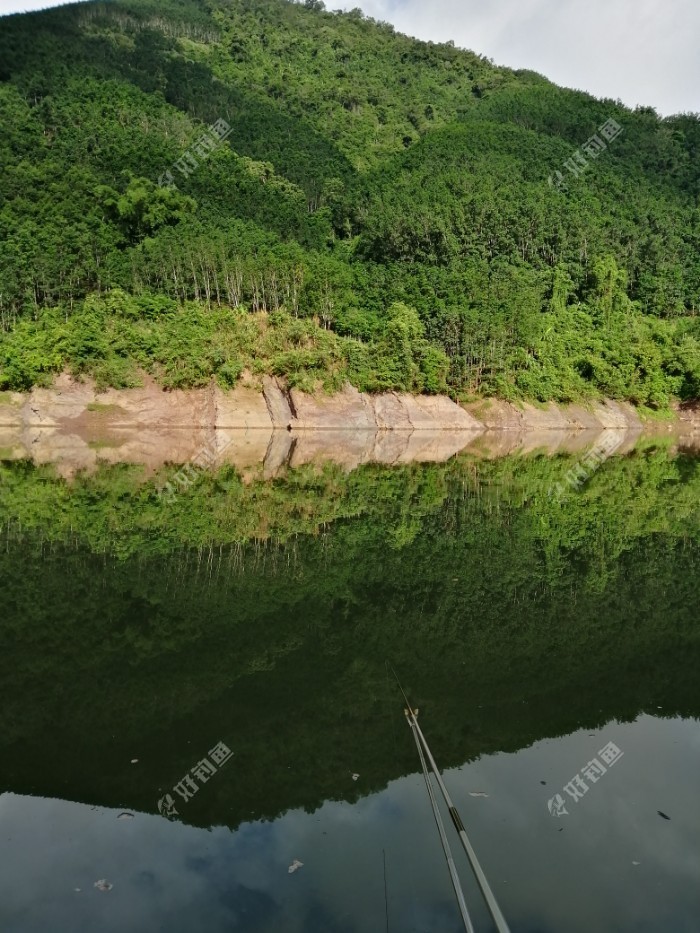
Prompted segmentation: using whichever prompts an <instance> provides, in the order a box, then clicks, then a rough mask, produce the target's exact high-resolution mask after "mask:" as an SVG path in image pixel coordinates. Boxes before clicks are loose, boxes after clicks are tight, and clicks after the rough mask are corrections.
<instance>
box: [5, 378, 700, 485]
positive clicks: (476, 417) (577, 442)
mask: <svg viewBox="0 0 700 933" xmlns="http://www.w3.org/2000/svg"><path fill="white" fill-rule="evenodd" d="M249 382H250V381H249ZM606 431H612V432H620V433H621V437H620V439H619V444H618V445H617V446H616V450H615V453H616V454H620V453H624V452H626V451H627V450H629V449H630V448H631V447H633V446H634V444H635V443H636V441H637V438H638V437H639V435H640V433H641V432H642V431H644V433H645V434H653V435H667V436H671V437H672V438H673V439H674V441H675V442H676V443H677V445H678V448H679V449H683V450H697V449H698V448H700V404H698V403H685V404H683V405H680V406H678V408H677V411H676V418H675V419H674V420H666V421H649V422H647V423H645V424H644V425H642V422H641V420H640V418H639V416H638V414H637V412H636V410H635V409H634V408H633V407H632V406H631V405H628V404H624V403H619V402H602V403H599V404H596V405H594V406H592V407H590V408H588V407H584V406H581V405H569V406H563V407H558V406H555V405H546V406H536V405H528V404H519V405H516V404H511V403H508V402H503V401H500V400H496V399H488V400H484V401H480V402H477V403H473V404H470V405H466V406H459V405H456V404H455V403H454V402H453V401H451V400H450V399H448V398H445V397H440V396H412V395H407V394H405V393H401V394H400V393H395V392H388V393H384V394H382V395H377V396H370V395H363V394H361V393H360V392H358V391H357V389H354V388H352V387H351V386H346V388H345V389H343V391H342V392H339V393H337V394H336V395H332V396H327V395H322V394H316V395H308V394H305V393H303V392H300V391H299V390H297V389H292V390H291V391H289V390H287V389H286V387H285V386H284V384H283V383H281V382H280V381H279V380H278V379H273V378H271V377H267V378H265V379H264V382H263V391H262V392H260V391H259V389H257V388H255V387H254V386H253V385H251V384H241V385H239V386H238V387H237V388H236V389H234V390H232V391H230V392H224V391H222V390H221V389H220V388H219V387H218V386H213V385H212V386H209V387H206V388H202V389H191V390H187V391H185V390H178V391H171V392H166V391H164V390H163V389H162V388H161V387H160V386H158V385H157V384H156V383H155V382H154V381H153V380H152V379H149V378H145V379H144V385H143V387H141V388H137V389H123V390H116V389H110V390H108V391H106V392H98V391H97V390H96V388H95V386H94V385H93V384H92V383H91V382H89V381H85V382H78V381H77V380H75V379H73V378H72V377H70V376H67V375H62V376H60V377H58V379H57V380H56V382H55V384H54V386H53V387H52V388H50V389H41V388H35V389H33V390H32V392H30V393H29V394H24V395H22V394H20V393H12V392H2V393H0V456H2V457H3V458H4V459H18V458H21V457H27V456H29V457H31V458H32V459H34V461H35V462H37V463H48V462H56V463H58V465H59V466H58V468H59V471H60V472H61V473H62V474H63V475H65V476H72V475H74V474H75V472H77V471H78V470H92V469H95V468H96V467H97V465H98V464H99V463H100V462H105V461H106V462H109V463H139V464H143V465H144V467H145V471H146V472H147V473H148V472H152V471H155V470H158V469H160V468H161V467H162V466H163V465H164V464H167V463H180V464H184V463H193V464H202V463H203V464H205V465H209V464H210V465H212V466H217V465H219V464H221V463H231V464H233V465H234V466H236V468H238V469H239V470H241V471H247V473H248V474H250V471H258V470H262V472H263V474H264V475H265V476H275V475H277V474H278V473H279V472H280V471H282V470H284V469H286V467H287V466H289V465H290V464H291V465H298V464H301V463H311V462H319V463H320V462H322V461H324V460H332V461H335V462H336V463H340V464H342V465H343V466H344V467H346V468H347V469H353V468H354V467H356V466H358V465H359V464H361V463H366V462H369V461H373V462H379V463H405V462H408V461H411V460H445V459H448V458H449V457H450V456H452V455H453V454H455V453H456V452H458V451H460V450H464V449H465V448H467V447H468V448H469V449H470V450H471V451H473V452H474V453H476V454H477V455H479V456H485V457H493V456H502V455H504V454H507V453H510V452H514V451H519V452H521V453H529V452H533V451H538V450H542V451H545V452H548V453H554V452H555V451H566V452H570V453H573V452H577V451H580V450H584V449H585V448H587V447H589V446H593V445H594V444H596V443H598V440H599V435H601V432H606Z"/></svg>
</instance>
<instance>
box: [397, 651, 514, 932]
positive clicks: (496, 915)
mask: <svg viewBox="0 0 700 933" xmlns="http://www.w3.org/2000/svg"><path fill="white" fill-rule="evenodd" d="M391 670H392V671H393V674H394V677H395V678H396V683H397V684H398V685H399V690H400V691H401V693H402V694H403V698H404V700H405V701H406V706H407V707H408V711H407V713H406V718H407V719H408V722H409V725H411V727H412V729H413V730H414V733H413V734H414V738H420V745H421V746H422V748H421V749H420V752H421V759H423V754H422V753H423V749H425V755H426V756H427V758H428V761H429V762H430V767H431V768H432V771H433V774H434V775H435V778H436V780H437V782H438V787H439V788H440V792H441V794H442V796H443V798H444V800H445V804H446V805H447V809H448V810H449V813H450V817H451V818H452V822H453V824H454V827H455V829H456V830H457V834H458V835H459V838H460V842H461V843H462V848H463V849H464V851H465V852H466V854H467V858H468V859H469V864H470V866H471V869H472V871H473V872H474V876H475V878H476V880H477V883H478V885H479V888H480V889H481V893H482V894H483V896H484V900H485V901H486V906H487V907H488V909H489V913H490V914H491V916H492V918H493V922H494V923H495V924H496V929H497V931H498V933H510V928H509V927H508V924H507V922H506V919H505V917H504V916H503V913H502V912H501V908H500V907H499V906H498V902H497V901H496V898H495V896H494V893H493V891H492V890H491V886H490V885H489V883H488V881H487V879H486V875H485V874H484V871H483V869H482V867H481V865H480V864H479V860H478V858H477V857H476V852H475V851H474V849H473V848H472V845H471V843H470V842H469V837H468V836H467V831H466V830H465V828H464V823H463V822H462V818H461V817H460V815H459V812H458V810H457V808H456V807H455V805H454V803H453V802H452V798H451V797H450V795H449V793H448V791H447V788H446V787H445V782H444V781H443V779H442V775H441V774H440V771H439V769H438V766H437V764H436V763H435V759H434V758H433V755H432V752H431V751H430V748H429V746H428V743H427V742H426V740H425V736H424V735H423V732H422V730H421V727H420V726H419V725H418V719H417V717H416V712H415V711H414V709H413V707H412V706H411V703H410V701H409V699H408V697H407V696H406V691H405V690H404V688H403V687H402V686H401V681H400V680H399V678H398V675H397V673H396V671H395V670H394V668H393V666H392V667H391ZM423 760H424V759H423ZM431 789H432V788H431Z"/></svg>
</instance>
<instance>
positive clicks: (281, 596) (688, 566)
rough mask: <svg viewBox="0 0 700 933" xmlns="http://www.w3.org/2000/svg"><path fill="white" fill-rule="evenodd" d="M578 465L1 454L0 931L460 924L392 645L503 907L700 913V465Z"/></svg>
mask: <svg viewBox="0 0 700 933" xmlns="http://www.w3.org/2000/svg"><path fill="white" fill-rule="evenodd" d="M574 463H575V461H574V460H572V459H567V458H554V459H548V458H545V457H537V456H533V457H529V458H512V459H504V460H499V461H495V462H482V461H479V460H477V459H474V458H461V459H457V460H454V461H451V462H450V463H448V464H443V465H430V466H422V467H421V466H415V465H413V466H407V467H402V468H395V469H385V468H382V469H380V468H376V467H366V468H362V469H360V470H356V471H354V472H353V473H351V474H349V475H348V474H345V473H343V472H342V471H340V470H339V469H337V468H333V467H324V468H318V469H316V468H304V469H301V470H296V471H291V472H290V473H288V474H287V475H285V476H283V477H280V478H278V479H276V480H274V481H270V480H264V479H263V478H262V477H245V478H242V477H240V476H238V475H237V474H236V473H235V472H234V471H231V470H223V471H220V472H219V473H218V474H213V475H211V476H207V477H203V478H202V479H201V480H200V482H199V483H198V484H195V486H193V487H191V488H189V489H188V490H186V491H183V492H182V494H181V495H180V496H178V497H177V499H176V500H175V501H173V502H163V500H162V499H159V498H158V496H157V489H158V488H159V484H160V485H162V482H164V480H165V479H167V472H166V473H163V474H162V475H160V476H156V477H148V476H145V475H144V474H142V473H140V472H139V471H138V470H134V469H133V468H126V467H124V468H113V467H110V468H105V469H103V470H100V471H99V472H98V473H97V474H94V475H90V476H79V477H77V478H73V479H71V480H65V479H62V478H60V477H59V476H58V475H57V474H56V473H55V471H53V469H52V468H51V467H35V466H33V465H31V464H29V463H19V464H17V463H15V464H5V465H3V466H2V468H1V469H0V478H1V480H2V481H1V482H0V509H1V512H0V527H1V537H0V544H1V545H2V547H1V553H0V587H1V593H0V595H1V598H2V624H1V625H0V673H1V675H2V676H1V679H0V710H1V713H0V715H1V716H2V723H1V724H2V729H1V730H0V743H1V744H2V748H1V749H0V835H1V838H2V846H3V856H4V857H3V871H2V873H1V874H0V930H2V931H3V933H5V931H7V933H39V931H41V933H45V931H52V933H78V931H81V933H82V931H90V933H92V931H95V933H97V931H99V933H110V931H120V933H121V931H125V930H129V931H131V930H134V931H145V933H148V931H163V933H165V931H168V933H180V931H182V933H185V931H186V933H190V931H195V930H206V931H210V933H219V931H221V933H223V931H241V933H267V931H289V933H301V931H304V933H316V931H318V933H321V931H323V933H335V931H338V933H355V931H372V933H374V931H377V933H383V931H386V930H387V929H388V930H390V931H392V933H404V931H406V933H409V931H419V933H457V931H459V930H460V929H462V927H461V925H460V919H459V914H458V912H457V909H456V905H455V900H454V895H453V892H452V890H451V886H450V881H449V875H448V872H447V868H446V865H445V861H444V857H443V854H442V851H441V848H440V844H439V839H438V836H437V831H436V828H435V824H434V821H433V817H432V814H431V811H430V807H429V803H428V798H427V794H426V789H425V785H424V783H423V778H422V775H421V774H420V770H419V763H418V760H417V756H416V750H415V746H414V744H413V740H412V737H411V734H410V731H409V729H408V728H407V726H406V722H405V719H404V715H403V704H402V700H401V697H400V694H399V692H398V689H397V687H396V683H395V681H394V680H393V679H392V677H391V675H390V673H389V671H388V667H387V664H388V663H390V664H393V665H394V666H395V668H396V670H397V671H398V673H399V675H400V677H401V679H402V681H403V682H404V686H405V687H406V689H407V690H408V691H409V695H410V697H411V698H412V701H413V703H414V704H415V705H417V706H419V707H420V721H421V723H422V727H423V730H424V732H425V734H426V737H427V739H428V741H429V742H430V743H431V747H432V750H433V753H434V754H435V757H436V758H437V760H438V762H439V763H440V764H441V766H442V767H443V769H444V772H445V781H446V783H447V785H448V788H449V790H450V792H451V794H452V796H453V797H454V801H455V803H456V805H457V807H458V809H459V810H460V812H461V815H462V817H463V820H464V822H465V824H466V826H467V830H468V832H469V835H470V838H471V841H472V843H473V845H474V847H475V849H476V851H477V853H478V855H479V858H480V860H481V863H482V865H483V867H484V869H485V871H486V874H487V876H488V878H489V880H490V883H491V886H492V888H493V890H494V892H495V893H496V896H497V898H498V900H499V902H500V904H501V908H502V910H503V912H504V914H505V915H506V917H507V919H508V921H509V924H510V926H511V930H512V931H513V933H536V931H537V933H549V931H572V933H576V931H584V930H585V931H589V930H597V931H635V933H637V931H639V933H642V931H678V933H684V931H697V930H699V929H700V800H699V788H700V723H699V722H698V717H699V716H700V675H699V674H698V671H699V670H700V618H699V613H698V596H699V595H700V574H699V573H698V571H699V569H700V519H699V517H698V503H699V501H700V461H699V460H697V459H693V458H691V457H687V456H679V455H677V454H674V453H672V452H667V451H665V450H663V449H661V450H655V449H648V450H642V451H637V452H635V453H633V454H629V455H626V456H625V457H617V458H613V459H611V460H609V461H607V462H606V463H605V464H603V465H602V466H601V468H600V469H599V470H598V471H597V473H596V474H595V475H594V476H592V477H591V478H590V480H589V481H588V482H587V483H586V485H585V486H584V487H583V488H582V489H580V490H579V491H578V492H576V493H573V492H572V493H571V495H569V496H567V497H565V498H564V499H557V497H556V495H555V494H553V492H552V490H553V489H554V488H555V486H556V483H557V482H559V481H561V480H562V478H563V477H565V476H566V474H567V471H568V470H570V469H571V466H572V465H573V464H574ZM227 749H228V750H229V751H230V753H231V754H230V757H226V756H227V754H228V753H227V751H226V750H227ZM616 750H617V751H616ZM586 772H588V773H586ZM557 795H561V800H558V798H557ZM550 802H551V803H550ZM562 802H563V804H564V806H565V808H566V811H567V812H566V813H562V814H561V815H557V812H558V810H559V809H560V807H561V805H562ZM159 809H160V812H159ZM551 811H553V812H551ZM446 821H447V818H446ZM450 832H451V830H450ZM451 841H452V844H453V851H454V853H455V856H456V860H457V863H458V868H459V871H460V875H461V877H462V879H463V884H464V888H465V894H466V897H467V901H468V903H469V905H470V909H471V913H472V916H473V919H474V921H475V926H476V929H477V931H490V930H491V929H492V926H491V923H490V920H489V917H488V914H487V912H486V909H485V907H484V906H483V902H482V901H481V899H480V897H479V894H478V890H477V889H476V886H475V883H474V882H473V880H472V878H471V876H470V873H469V869H468V866H467V864H466V860H465V859H464V858H463V856H462V853H461V850H459V847H458V844H457V840H456V839H455V838H453V837H452V836H451ZM298 863H302V864H301V865H299V864H298ZM295 866H296V867H295ZM290 867H291V868H294V869H295V870H293V871H290ZM95 882H105V883H104V884H102V885H101V886H102V887H103V888H108V887H109V885H111V888H109V889H108V890H100V888H99V887H95Z"/></svg>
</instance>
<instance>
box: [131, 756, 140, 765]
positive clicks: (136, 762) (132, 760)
mask: <svg viewBox="0 0 700 933" xmlns="http://www.w3.org/2000/svg"><path fill="white" fill-rule="evenodd" d="M138 761H139V760H138V758H132V759H131V763H132V765H135V764H138Z"/></svg>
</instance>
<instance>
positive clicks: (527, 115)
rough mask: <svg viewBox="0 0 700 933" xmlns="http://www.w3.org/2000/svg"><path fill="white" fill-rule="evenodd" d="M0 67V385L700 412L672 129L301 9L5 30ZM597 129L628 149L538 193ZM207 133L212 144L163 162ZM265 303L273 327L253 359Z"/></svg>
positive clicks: (96, 6) (689, 235)
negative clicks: (436, 398)
mask: <svg viewBox="0 0 700 933" xmlns="http://www.w3.org/2000/svg"><path fill="white" fill-rule="evenodd" d="M0 62H1V63H2V64H1V65H0V79H1V80H0V123H1V124H2V126H3V127H4V128H6V132H4V133H3V136H2V139H0V165H2V169H3V171H2V173H1V174H0V241H2V243H3V245H4V248H3V250H2V251H0V385H2V386H5V387H8V388H28V387H30V386H31V385H33V384H36V383H38V382H44V381H46V380H48V379H50V378H51V376H52V374H54V373H55V372H56V371H57V370H58V369H60V368H61V367H62V366H68V367H69V368H71V369H72V370H73V371H75V372H79V373H80V372H84V373H90V374H92V375H93V376H94V377H95V378H97V379H98V381H99V382H100V383H101V384H104V385H107V384H113V385H126V384H130V383H131V382H133V380H135V379H137V378H138V376H137V371H138V369H145V370H148V371H150V372H153V373H154V374H156V375H157V377H158V378H161V379H163V381H164V384H165V385H168V386H172V385H178V386H185V385H200V384H202V382H203V381H206V380H207V379H210V378H217V379H219V381H220V382H221V384H222V385H225V386H230V385H233V384H234V383H235V381H236V379H237V378H239V376H240V374H241V372H242V371H243V368H245V367H246V366H249V365H251V366H253V367H254V369H255V372H258V373H260V372H262V371H267V372H275V373H279V374H284V375H286V376H287V377H288V378H289V379H290V380H291V381H292V382H293V383H294V384H297V385H304V386H307V387H310V386H312V385H315V384H317V383H319V382H323V383H324V384H325V385H326V386H327V387H329V388H330V387H333V386H336V385H338V384H339V380H341V379H342V378H351V379H352V380H353V382H354V383H355V384H356V385H358V386H359V387H362V388H366V389H370V390H380V389H385V388H396V389H404V390H407V391H428V392H443V391H449V392H450V393H451V394H452V395H454V396H456V397H459V396H478V395H488V394H498V395H501V396H504V397H506V398H521V397H526V398H532V399H539V400H547V399H557V400H570V399H578V398H592V397H597V396H600V395H604V394H608V395H612V396H614V397H616V398H626V399H631V400H632V401H635V402H637V403H640V404H644V405H647V406H651V407H656V408H663V407H664V406H667V405H668V403H669V401H670V400H671V398H673V397H680V398H684V399H689V398H694V397H697V391H698V390H697V386H698V371H699V370H700V337H699V333H698V326H697V314H698V311H699V310H700V211H699V209H698V200H697V199H698V193H700V168H699V166H700V161H699V160H698V153H699V152H700V148H699V146H700V129H699V127H700V120H698V118H697V116H695V115H692V114H686V115H682V116H678V117H671V118H668V119H663V120H662V119H659V118H658V117H657V116H656V114H655V113H654V112H653V111H652V110H650V109H649V108H638V109H637V110H635V111H630V110H628V109H625V108H624V107H622V106H621V105H619V104H614V103H612V102H610V101H599V100H596V99H594V98H592V97H590V96H589V95H587V94H583V93H581V92H577V91H567V90H563V89H559V88H557V87H555V86H554V85H552V84H550V83H549V82H548V81H546V80H545V79H544V78H542V77H541V76H539V75H536V74H534V73H532V72H527V71H518V72H513V71H510V70H508V69H506V68H497V67H495V66H494V65H493V64H492V63H490V62H489V61H488V60H487V59H485V58H484V57H482V56H479V55H476V54H474V53H473V52H469V51H465V50H461V49H456V48H455V47H454V46H453V45H451V44H434V43H425V42H419V41H416V40H414V39H410V38H408V37H406V36H402V35H398V34H396V33H395V32H394V30H393V29H392V28H391V27H390V26H389V25H387V24H386V23H378V22H375V21H374V20H372V19H370V18H367V17H365V16H363V15H362V14H361V13H360V12H359V11H357V10H355V11H351V12H349V13H331V12H328V11H327V10H326V9H325V8H324V6H323V4H322V3H320V2H308V3H304V4H300V3H291V2H288V0H246V2H242V3H235V4H232V3H229V2H225V0H212V2H211V3H208V4H206V5H202V4H199V3H196V2H195V0H162V2H160V0H159V2H156V0H116V2H113V3H109V4H103V3H88V4H81V5H70V6H67V7H65V8H61V9H56V10H49V11H46V12H43V13H40V14H31V15H29V14H28V15H23V16H13V17H7V18H4V19H3V29H2V31H1V33H0ZM610 117H613V118H614V119H616V120H618V122H619V123H620V125H621V126H622V127H623V133H622V134H621V135H620V136H619V137H618V138H617V139H615V140H614V141H613V142H611V143H610V145H609V146H608V148H607V149H606V151H605V152H603V153H601V154H600V157H599V158H598V159H597V160H595V162H593V161H591V163H590V165H589V167H588V168H587V170H586V172H585V173H584V174H583V176H582V177H580V178H574V177H573V176H572V175H569V176H566V178H567V188H566V190H564V191H558V190H556V189H555V188H553V187H551V186H550V185H549V184H548V181H547V179H548V176H550V175H552V173H554V172H555V171H557V170H560V169H562V167H563V163H564V162H565V161H566V159H567V158H569V157H570V156H571V154H572V152H573V151H574V150H575V149H576V148H577V147H578V146H580V145H581V144H582V143H584V142H585V141H586V139H588V138H589V137H590V136H591V135H592V134H593V133H595V132H596V130H597V128H598V127H599V126H600V125H601V124H602V123H604V122H605V121H606V120H607V119H608V118H610ZM217 120H226V121H227V122H228V123H229V125H230V127H231V133H230V135H229V137H228V139H227V140H226V141H225V142H223V143H222V144H221V145H220V146H219V147H218V148H217V149H215V151H213V152H211V153H210V154H209V155H208V157H206V158H202V157H201V156H200V157H198V163H199V164H198V165H197V167H196V168H193V169H192V170H191V171H189V172H188V173H187V174H183V173H181V172H180V171H179V170H178V169H177V167H176V163H178V160H179V159H180V157H181V156H182V155H183V153H184V152H186V151H187V150H188V149H189V147H191V146H192V145H193V144H197V142H198V140H200V139H201V137H202V134H203V133H204V132H205V131H206V129H207V127H208V126H211V125H212V124H213V123H214V122H215V121H217ZM167 172H171V173H172V176H173V178H174V181H175V184H176V186H177V187H161V186H160V184H159V180H161V179H163V178H164V177H165V176H166V174H167ZM117 296H119V297H117ZM95 302H97V304H96V303H95ZM401 308H403V309H405V310H404V311H399V310H397V309H401ZM246 314H247V315H248V316H249V317H251V318H252V320H251V321H249V322H248V323H246V322H245V321H244V320H243V318H242V315H246ZM260 314H269V315H271V316H274V315H278V316H277V317H275V318H274V320H275V321H276V322H277V323H272V324H270V325H269V326H268V327H266V329H265V330H264V333H266V334H268V337H267V338H266V339H267V341H268V344H269V345H266V346H260V347H259V348H257V349H256V350H255V351H254V350H252V349H251V347H250V346H249V345H248V344H246V340H249V339H256V340H257V339H263V337H262V335H263V330H261V329H260V327H259V326H258V323H256V321H257V320H258V319H257V317H256V316H257V315H260ZM279 315H281V317H280V316H279ZM285 315H286V316H287V317H289V318H294V319H299V320H304V321H305V322H306V324H305V325H304V327H305V328H306V329H305V330H304V332H303V334H301V335H299V334H297V331H296V330H295V327H296V326H297V325H293V326H292V325H291V324H287V323H282V322H286V321H287V317H285ZM214 323H216V327H219V328H220V333H218V335H217V333H216V332H215V327H214ZM198 331H199V333H198ZM234 331H235V333H236V334H237V336H235V337H234V336H232V334H233V332H234ZM287 331H289V333H288V334H287ZM295 334H297V335H296V336H294V335H295ZM242 335H247V336H246V337H245V339H244V337H243V336H242ZM251 335H253V336H251ZM285 335H286V336H285ZM240 340H243V343H244V344H246V345H245V346H239V345H238V344H239V342H240ZM164 341H165V343H164ZM166 343H167V345H166Z"/></svg>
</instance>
